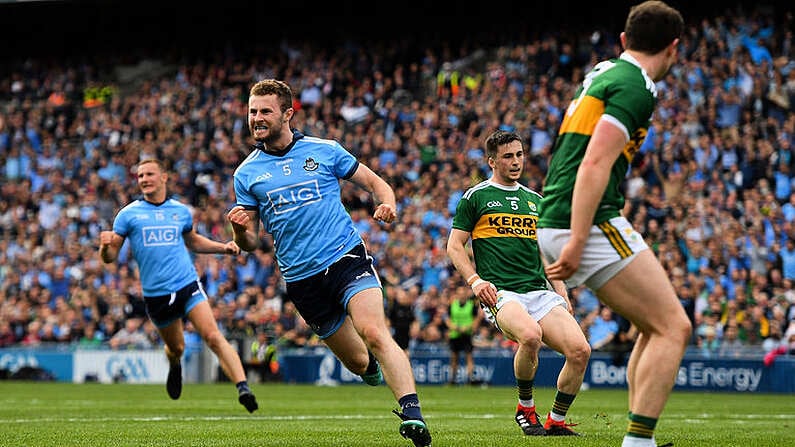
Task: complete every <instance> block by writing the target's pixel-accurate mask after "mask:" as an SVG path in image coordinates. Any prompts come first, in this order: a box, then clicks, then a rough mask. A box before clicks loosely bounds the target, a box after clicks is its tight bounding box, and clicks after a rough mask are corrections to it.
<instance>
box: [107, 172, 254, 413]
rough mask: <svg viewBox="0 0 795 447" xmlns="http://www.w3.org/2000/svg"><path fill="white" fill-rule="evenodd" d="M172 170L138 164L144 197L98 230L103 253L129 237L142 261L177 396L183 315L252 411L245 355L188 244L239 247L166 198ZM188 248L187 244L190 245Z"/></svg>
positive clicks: (111, 257) (208, 248)
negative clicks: (214, 236)
mask: <svg viewBox="0 0 795 447" xmlns="http://www.w3.org/2000/svg"><path fill="white" fill-rule="evenodd" d="M167 182H168V174H166V171H165V168H164V166H163V164H162V162H160V161H159V160H154V159H147V160H143V161H141V162H140V163H139V164H138V187H139V188H140V189H141V192H142V193H143V198H142V199H138V200H136V201H134V202H132V203H130V204H129V205H127V206H125V207H124V208H122V210H121V211H119V213H118V214H117V215H116V218H115V219H114V221H113V231H103V232H101V233H100V235H99V243H100V245H99V255H100V257H101V258H102V261H103V262H105V263H106V264H109V263H111V262H114V261H115V260H116V259H117V258H118V256H119V250H120V249H121V247H122V245H123V244H124V241H125V240H127V241H128V242H129V244H130V247H131V249H132V254H133V257H134V258H135V262H136V264H137V265H138V270H139V276H140V278H141V286H142V288H143V295H144V302H145V303H146V312H147V314H148V315H149V318H150V319H151V320H152V322H153V323H154V324H155V326H156V327H157V330H158V332H159V333H160V337H161V338H162V339H163V342H164V343H165V351H166V357H167V358H168V362H169V365H170V368H169V372H168V379H167V380H166V390H167V391H168V395H169V396H170V397H171V398H172V399H179V396H180V394H181V393H182V364H181V359H182V354H183V352H184V351H185V338H184V334H183V325H182V319H183V318H184V317H187V318H188V320H190V321H191V323H193V326H194V327H196V330H197V331H198V332H199V334H200V335H201V337H202V339H203V340H204V342H205V343H207V346H208V347H209V348H210V349H211V350H212V351H213V352H214V353H215V355H216V356H218V360H219V362H220V364H221V368H222V369H223V370H224V373H225V374H226V376H227V377H228V378H229V380H231V381H232V383H235V384H236V386H237V389H238V401H239V402H240V403H241V404H242V405H243V406H244V407H246V409H247V410H248V411H249V412H253V411H254V410H256V409H257V399H256V398H255V397H254V394H253V393H252V392H251V389H250V388H249V386H248V383H247V382H246V373H245V370H244V369H243V364H242V363H241V362H240V357H239V356H238V354H237V352H236V351H235V349H234V348H232V346H231V345H230V344H229V342H228V341H227V340H226V338H224V336H223V335H222V334H221V332H220V331H219V330H218V325H217V323H216V321H215V317H213V314H212V310H211V309H210V304H209V303H208V301H207V294H206V293H205V292H204V289H203V288H202V286H201V283H200V282H199V275H198V273H197V272H196V267H195V266H194V264H193V259H191V256H190V253H189V252H188V250H187V248H189V249H190V250H192V251H193V252H195V253H219V254H234V255H236V254H239V253H240V247H238V246H237V244H236V243H235V242H233V241H230V242H227V243H221V242H216V241H213V240H210V239H208V238H206V237H204V236H202V235H200V234H198V233H196V231H194V229H193V216H192V214H191V212H190V209H189V208H188V207H187V206H185V205H184V204H182V203H180V202H179V201H177V200H175V199H170V198H167V196H166V183H167ZM186 247H187V248H186Z"/></svg>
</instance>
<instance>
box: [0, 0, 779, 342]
mask: <svg viewBox="0 0 795 447" xmlns="http://www.w3.org/2000/svg"><path fill="white" fill-rule="evenodd" d="M617 37H618V36H613V35H610V33H609V32H606V31H605V30H601V31H600V30H597V31H593V30H589V31H587V32H572V31H571V30H568V31H564V30H560V31H558V32H555V33H539V34H538V35H535V36H531V37H528V38H527V39H526V40H521V39H515V40H514V41H512V42H510V43H501V44H500V45H497V46H494V47H476V46H473V45H463V46H460V47H455V46H452V45H429V46H428V47H426V48H424V49H422V51H416V52H413V53H411V52H408V51H401V49H403V48H406V45H401V42H399V41H398V42H391V43H390V44H389V45H380V44H379V43H377V42H370V41H365V40H363V41H358V42H351V43H350V44H349V45H344V46H339V47H337V48H333V49H326V48H322V47H314V46H313V45H311V44H308V43H307V44H303V43H302V44H301V45H295V44H293V43H290V42H288V41H283V42H282V43H281V46H280V51H278V52H274V53H268V54H267V56H263V55H251V54H248V53H245V52H240V53H239V54H238V53H235V51H233V50H230V49H228V48H227V49H225V50H224V52H223V53H222V54H217V53H211V54H208V55H207V56H206V57H205V58H202V59H196V60H194V59H190V58H182V59H180V58H175V57H173V56H171V57H167V56H166V55H159V56H160V59H150V60H148V63H150V64H154V65H153V67H154V68H152V69H148V70H142V72H143V75H142V76H139V77H137V78H136V80H137V81H138V82H134V81H125V80H122V79H121V78H120V76H118V73H120V72H119V71H114V67H113V64H111V63H109V61H108V60H105V61H103V62H102V63H86V62H85V61H81V62H80V63H78V62H74V61H62V62H61V63H59V64H51V63H45V61H40V60H25V61H24V63H20V64H15V65H13V66H11V67H10V68H9V69H8V70H7V71H6V72H2V73H0V74H1V75H2V77H0V105H2V109H0V169H2V171H0V184H1V186H0V188H2V197H1V198H0V347H8V346H16V345H22V346H35V345H38V344H42V343H48V342H53V343H60V344H71V345H73V346H87V347H96V346H110V347H112V348H115V349H122V348H125V347H127V346H153V345H158V344H159V343H161V342H160V340H159V339H158V337H157V332H156V331H155V330H154V327H153V326H152V325H151V323H150V322H149V321H148V320H147V319H146V318H143V317H145V314H144V311H143V303H142V301H141V290H140V287H139V282H138V280H137V278H136V275H137V270H136V269H135V266H134V261H133V260H132V258H131V256H130V254H129V252H128V251H122V253H121V254H120V259H119V263H118V265H116V264H108V265H103V264H102V263H101V262H100V260H99V258H98V256H97V244H98V234H99V232H100V231H101V230H103V229H110V228H111V226H112V221H113V216H114V214H115V212H116V211H118V210H119V209H120V208H121V207H122V206H124V205H126V204H127V203H129V202H130V201H131V200H132V199H133V197H134V194H135V192H136V191H137V188H136V178H135V175H134V172H135V171H134V167H135V164H136V163H137V162H138V161H140V160H141V159H144V158H149V157H157V158H161V159H163V160H166V161H167V162H168V163H169V164H170V167H171V170H172V171H173V173H174V175H173V177H172V179H173V181H172V183H171V184H170V185H169V188H170V191H171V192H172V193H173V194H174V195H175V196H177V197H178V198H180V199H181V200H183V201H185V202H186V203H189V204H190V205H191V206H192V208H193V209H194V212H195V216H194V222H195V226H196V229H197V231H198V232H199V233H200V234H203V235H206V236H208V237H210V238H212V239H215V240H219V241H226V240H230V239H231V229H230V227H229V224H228V222H227V221H226V219H225V215H226V210H228V209H229V208H230V207H231V206H232V205H233V204H234V194H233V192H232V182H231V178H232V173H233V170H234V168H235V167H236V166H237V165H238V163H239V162H240V161H241V160H242V159H243V158H244V157H245V156H246V155H247V153H248V151H249V150H250V144H249V143H250V142H249V139H248V137H249V135H248V128H247V125H246V98H247V95H248V89H249V87H250V86H251V85H252V84H253V83H254V82H256V81H258V80H260V79H263V78H269V77H274V78H278V79H283V80H285V81H286V82H287V83H288V84H289V85H290V86H291V87H292V88H293V90H294V92H295V94H296V101H295V104H294V108H295V110H296V114H295V118H294V119H293V124H294V127H295V128H296V129H298V130H300V131H302V132H304V133H306V134H309V135H317V136H322V137H326V138H334V139H337V140H339V141H340V142H341V143H342V144H343V145H344V146H345V147H347V148H348V149H349V150H350V151H351V152H352V153H354V154H355V155H356V156H357V157H359V158H360V159H361V160H363V161H365V162H366V163H367V164H368V165H369V166H370V167H371V168H373V169H374V170H375V171H377V172H379V174H381V175H382V176H383V177H384V178H385V179H386V180H387V181H388V182H389V183H390V184H391V185H392V186H393V187H394V189H395V192H396V194H397V197H398V205H399V210H398V211H399V212H398V215H399V219H398V221H397V222H396V223H394V224H389V225H387V224H379V223H378V222H375V221H374V220H373V219H372V218H371V217H370V216H371V215H372V209H373V208H372V207H373V204H372V203H371V202H370V198H369V195H368V194H365V193H363V191H361V190H357V189H355V187H352V186H349V185H346V186H345V189H344V190H343V196H344V200H345V202H346V204H347V205H348V207H349V209H350V212H351V214H352V216H353V218H354V220H355V222H356V223H357V226H358V228H359V231H360V233H361V234H362V235H363V237H364V238H365V240H366V242H367V244H368V248H369V251H370V253H372V254H373V256H374V257H375V259H376V262H377V266H378V269H379V273H380V275H381V279H382V281H383V284H384V296H385V306H387V309H391V308H392V307H393V306H394V305H395V303H397V302H402V303H413V304H412V305H413V313H412V314H409V316H410V318H408V320H412V321H397V320H395V321H392V324H393V325H395V326H396V327H397V326H401V327H408V328H409V331H410V336H411V338H412V346H413V347H415V348H421V347H422V346H427V345H431V346H432V345H446V342H445V333H446V330H447V328H446V326H445V323H444V321H445V318H444V314H445V312H446V310H447V305H448V304H449V302H450V301H452V300H455V299H456V297H457V296H458V295H459V294H467V293H470V292H471V291H470V290H469V288H468V287H467V285H466V283H465V281H464V280H463V279H462V278H460V277H459V276H458V275H457V274H456V273H455V270H454V269H453V267H452V265H451V264H450V262H449V260H448V259H447V257H446V253H445V244H446V241H447V236H448V232H449V230H450V226H451V222H452V215H453V213H454V211H455V205H456V203H457V200H458V199H459V198H460V196H461V194H463V192H464V191H465V190H466V189H467V188H468V187H469V186H471V185H473V184H475V183H476V182H479V181H481V180H483V179H484V178H485V176H486V175H488V172H489V169H488V165H487V164H486V161H485V159H484V150H483V140H484V138H485V135H486V134H487V133H488V132H489V131H490V130H493V129H496V128H502V129H506V130H512V131H517V132H519V133H520V134H521V135H522V136H523V137H524V138H525V140H526V142H527V147H526V150H527V152H528V153H529V157H528V166H526V169H525V174H524V178H523V180H522V182H523V183H524V184H526V185H528V186H529V187H531V188H533V189H535V190H537V191H541V181H542V180H543V178H544V173H545V171H546V166H547V162H548V158H549V155H550V154H549V151H550V148H551V146H552V142H553V141H554V139H555V136H556V131H557V127H558V124H559V122H560V119H561V115H562V114H563V113H565V107H566V104H567V102H568V100H569V98H570V97H571V96H572V94H573V88H574V86H575V85H577V82H578V81H579V80H581V79H582V77H583V76H584V74H585V73H587V72H588V70H589V69H590V68H591V67H592V66H593V64H594V63H595V62H597V61H599V60H601V59H602V58H605V57H609V56H615V55H618V53H619V52H620V47H619V43H618V40H617ZM679 54H680V59H681V61H680V64H678V66H675V67H674V69H673V70H672V71H671V73H670V74H669V75H668V76H667V77H666V78H665V79H664V80H662V81H660V82H659V83H658V86H657V87H658V92H659V93H658V94H659V107H658V111H657V112H656V114H655V117H654V125H653V127H652V128H651V129H650V132H649V135H648V137H647V138H646V140H645V142H644V144H643V146H642V149H641V155H640V156H637V157H636V158H635V162H634V163H633V166H632V169H631V172H629V173H628V177H627V181H626V185H625V188H626V190H627V195H628V197H629V200H628V202H627V204H626V208H625V214H626V216H628V218H629V219H630V220H631V221H632V222H633V224H634V225H636V228H639V229H641V231H642V234H643V235H644V237H645V238H646V239H647V241H648V242H649V244H650V246H651V247H652V248H653V249H654V250H655V252H656V253H657V254H658V256H659V258H660V259H661V260H662V262H663V264H664V266H665V267H666V270H667V271H668V273H669V275H670V277H671V279H672V281H673V283H674V285H675V287H676V290H677V292H678V295H679V297H680V299H681V302H682V305H683V306H684V307H685V308H686V309H687V311H688V314H689V315H690V317H691V319H692V321H693V324H694V328H695V331H694V338H693V349H697V350H699V351H700V352H703V353H704V354H705V355H738V354H740V353H743V354H747V353H756V354H757V355H759V356H760V357H761V355H763V354H764V353H765V352H769V351H771V350H773V349H775V348H778V347H779V346H781V345H787V344H788V346H789V349H790V350H791V351H793V352H795V290H794V289H793V282H794V281H795V156H794V155H795V154H793V151H794V150H795V149H794V147H795V113H793V112H794V111H795V39H793V16H792V14H791V13H785V14H781V13H779V14H772V13H770V12H769V11H768V12H767V13H765V12H764V10H756V11H743V12H741V11H736V10H727V11H726V13H724V14H722V15H719V16H716V17H713V18H710V19H703V20H701V19H699V20H696V21H691V22H689V24H688V28H687V35H686V37H685V39H683V41H682V42H681V48H680V53H679ZM152 60H155V62H152ZM69 62H71V63H69ZM318 237H323V235H318ZM195 261H196V266H197V268H198V270H199V274H200V276H201V279H202V282H203V284H204V286H205V289H206V291H207V292H208V295H209V296H210V297H211V299H212V307H213V311H214V313H215V317H216V319H217V320H218V322H219V325H221V326H222V328H223V332H224V333H225V334H226V336H227V337H228V338H230V339H252V338H254V337H255V334H257V333H258V332H262V333H265V334H267V335H268V336H269V337H268V338H269V340H270V341H271V343H276V344H277V345H278V346H279V347H290V346H305V345H313V344H317V343H319V341H318V340H317V338H316V337H314V336H312V333H311V330H310V329H309V327H308V326H307V325H306V324H305V323H304V321H303V320H302V319H301V317H300V316H299V315H298V314H297V313H296V311H295V308H294V307H293V306H292V304H291V303H290V302H288V301H286V300H283V298H282V297H283V293H284V289H283V283H282V281H281V277H280V273H279V271H278V267H277V266H276V262H275V259H274V257H273V252H272V246H271V245H270V244H269V242H268V239H265V241H264V242H263V244H262V247H261V249H259V250H257V251H256V252H254V253H251V254H241V255H239V256H236V257H234V256H212V255H197V256H196V258H195ZM571 296H572V301H573V303H574V304H575V307H576V317H577V318H578V320H579V321H580V322H581V324H582V327H583V330H585V331H586V333H587V334H599V337H600V339H599V340H596V339H595V337H596V335H594V339H592V340H591V342H592V344H594V345H595V346H597V347H598V348H599V349H610V348H609V346H614V347H615V346H623V348H621V349H625V348H626V347H627V346H631V342H632V328H631V327H630V326H629V325H627V324H626V322H624V321H622V319H621V317H620V315H615V314H614V315H612V318H613V319H615V320H616V324H609V323H608V322H606V321H604V318H603V315H608V316H609V314H610V312H605V313H602V312H600V310H601V309H600V304H599V302H598V300H597V299H596V297H595V296H594V295H593V294H592V293H591V292H590V291H589V290H587V289H585V288H577V289H573V290H572V291H571ZM400 315H402V317H401V318H403V319H404V320H406V319H407V314H406V313H401V314H400ZM605 332H607V335H608V336H610V334H612V343H605V342H604V340H603V339H601V337H603V336H604V335H605ZM474 343H475V346H477V347H479V348H486V347H498V346H503V347H506V348H511V343H510V342H508V341H506V340H503V339H501V337H500V336H499V334H497V333H495V332H494V331H493V330H491V329H490V328H489V327H488V326H487V325H485V323H484V325H483V327H482V328H481V329H480V330H479V331H478V332H477V333H476V334H475V337H474ZM595 349H596V348H595Z"/></svg>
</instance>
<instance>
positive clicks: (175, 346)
mask: <svg viewBox="0 0 795 447" xmlns="http://www.w3.org/2000/svg"><path fill="white" fill-rule="evenodd" d="M166 349H167V350H168V353H169V356H170V357H174V358H181V357H182V354H184V353H185V343H184V342H182V343H171V344H168V345H166Z"/></svg>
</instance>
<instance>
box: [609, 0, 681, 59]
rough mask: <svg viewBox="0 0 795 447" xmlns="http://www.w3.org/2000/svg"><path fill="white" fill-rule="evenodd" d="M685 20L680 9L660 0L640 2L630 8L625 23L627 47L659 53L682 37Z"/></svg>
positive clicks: (649, 52)
mask: <svg viewBox="0 0 795 447" xmlns="http://www.w3.org/2000/svg"><path fill="white" fill-rule="evenodd" d="M684 30H685V22H684V19H682V14H680V13H679V11H678V10H676V9H675V8H672V7H671V6H668V5H667V4H666V3H665V2H662V1H659V0H648V1H645V2H643V3H639V4H637V5H635V6H633V7H632V8H630V10H629V15H628V16H627V22H626V24H625V25H624V33H625V34H626V39H627V41H626V48H627V49H628V50H635V51H640V52H642V53H648V54H657V53H659V52H660V51H662V50H664V49H665V47H667V46H668V45H670V44H671V42H673V41H674V39H678V38H680V37H682V33H684Z"/></svg>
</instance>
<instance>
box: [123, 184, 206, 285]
mask: <svg viewBox="0 0 795 447" xmlns="http://www.w3.org/2000/svg"><path fill="white" fill-rule="evenodd" d="M192 228H193V216H192V215H191V212H190V209H188V207H187V206H185V205H184V204H183V203H181V202H179V201H178V200H174V199H166V201H165V202H163V203H161V204H160V205H155V204H152V203H149V202H147V201H146V200H143V199H139V200H136V201H134V202H132V203H130V204H129V205H127V206H125V207H124V208H122V210H121V211H119V214H117V215H116V218H115V219H114V221H113V231H114V232H115V233H117V234H119V235H121V236H124V237H126V238H127V241H128V242H129V244H130V248H131V249H132V254H133V257H135V262H136V263H137V264H138V270H139V273H140V276H141V286H142V287H143V292H144V296H147V297H151V296H161V295H168V294H170V293H172V292H176V291H178V290H179V289H181V288H183V287H185V286H186V285H188V283H190V282H192V281H196V278H197V277H198V274H197V272H196V267H195V266H194V265H193V259H192V258H191V256H190V253H189V252H188V250H187V248H186V247H185V240H184V239H183V238H182V233H185V232H188V231H191V229H192Z"/></svg>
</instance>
